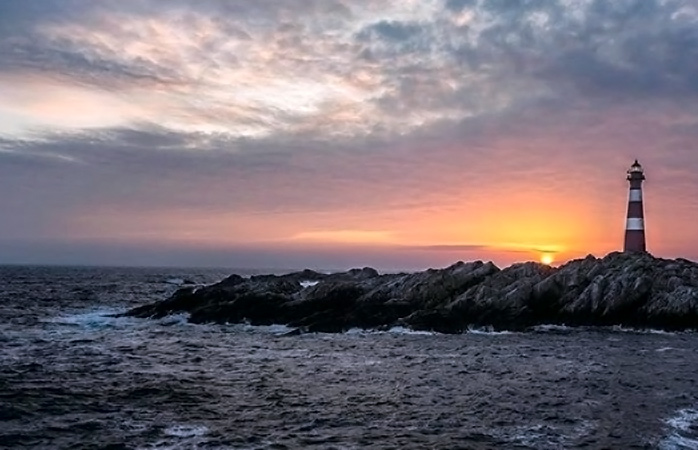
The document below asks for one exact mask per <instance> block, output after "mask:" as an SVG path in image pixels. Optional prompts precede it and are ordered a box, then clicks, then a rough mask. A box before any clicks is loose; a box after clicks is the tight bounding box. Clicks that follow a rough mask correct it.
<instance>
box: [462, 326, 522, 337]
mask: <svg viewBox="0 0 698 450" xmlns="http://www.w3.org/2000/svg"><path fill="white" fill-rule="evenodd" d="M467 333H468V334H486V335H488V336H499V335H503V334H514V332H513V331H506V330H505V331H495V330H494V328H492V327H483V328H474V327H472V328H471V327H468V331H467Z"/></svg>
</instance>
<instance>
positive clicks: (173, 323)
mask: <svg viewBox="0 0 698 450" xmlns="http://www.w3.org/2000/svg"><path fill="white" fill-rule="evenodd" d="M226 275H228V273H227V271H222V270H196V269H103V268H41V267H33V268H32V267H0V448H46V449H61V448H65V449H81V448H85V449H87V448H90V449H91V448H102V449H131V448H133V449H199V448H201V449H228V448H230V449H284V448H317V449H327V448H336V449H352V448H376V449H390V448H394V449H402V448H439V449H440V448H443V449H454V448H463V449H509V448H510V449H562V448H587V449H597V448H598V449H601V448H608V449H619V448H624V449H627V448H658V449H696V448H698V334H696V333H675V334H672V333H660V332H652V331H642V332H639V331H635V330H626V329H569V328H565V327H553V326H550V327H538V328H536V329H535V330H533V331H531V332H529V333H491V332H488V331H487V330H471V332H468V333H465V334H462V335H441V334H436V333H424V332H422V333H414V332H410V330H407V329H401V328H394V329H392V330H389V331H386V332H374V331H364V330H350V331H349V332H347V333H344V334H334V335H333V334H305V335H300V336H285V335H284V334H285V333H286V332H287V331H288V329H287V328H285V327H283V326H270V327H251V326H247V325H241V324H238V325H224V326H221V325H215V326H214V325H191V324H188V323H187V322H186V317H183V316H176V317H168V318H164V319H161V320H142V319H133V318H114V317H112V315H113V314H114V313H119V312H123V311H125V310H126V309H128V308H130V307H133V306H137V305H141V304H144V303H147V302H150V301H154V300H159V299H164V298H166V297H167V296H168V295H170V294H171V293H172V292H174V290H176V289H177V287H178V284H180V283H182V282H184V281H185V280H186V281H192V282H195V283H211V282H214V281H217V280H219V279H222V278H223V277H224V276H226Z"/></svg>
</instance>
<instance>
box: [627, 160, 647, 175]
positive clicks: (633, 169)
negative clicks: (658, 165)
mask: <svg viewBox="0 0 698 450" xmlns="http://www.w3.org/2000/svg"><path fill="white" fill-rule="evenodd" d="M643 172H644V170H643V169H642V165H641V164H640V163H639V162H637V159H636V160H635V162H634V163H633V165H632V166H630V170H628V173H643Z"/></svg>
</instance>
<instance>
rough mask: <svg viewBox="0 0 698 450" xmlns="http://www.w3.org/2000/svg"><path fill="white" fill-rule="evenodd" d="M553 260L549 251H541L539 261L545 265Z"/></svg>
mask: <svg viewBox="0 0 698 450" xmlns="http://www.w3.org/2000/svg"><path fill="white" fill-rule="evenodd" d="M553 261H555V258H554V257H553V255H552V254H551V253H543V254H542V255H540V262H542V263H543V264H545V265H546V266H549V265H551V264H552V263H553Z"/></svg>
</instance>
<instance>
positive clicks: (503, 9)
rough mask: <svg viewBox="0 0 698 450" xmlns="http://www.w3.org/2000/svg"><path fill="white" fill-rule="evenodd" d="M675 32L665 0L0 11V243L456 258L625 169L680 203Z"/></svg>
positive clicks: (686, 15) (56, 5)
mask: <svg viewBox="0 0 698 450" xmlns="http://www.w3.org/2000/svg"><path fill="white" fill-rule="evenodd" d="M696 30H698V9H697V8H696V6H695V4H694V3H693V2H689V1H679V0H665V1H658V0H657V1H655V0H642V1H640V0H619V1H613V2H598V1H592V0H559V1H520V2H511V1H493V0H487V1H484V0H468V1H466V0H448V1H446V0H429V1H423V2H398V1H384V2H377V1H372V0H364V1H353V2H349V1H340V0H313V1H308V0H289V1H284V2H278V1H271V0H260V1H255V2H249V1H243V0H232V1H223V0H204V1H199V2H188V1H183V0H181V1H180V0H177V1H172V2H167V4H166V5H163V4H162V2H156V1H148V0H133V1H122V2H93V1H87V0H65V1H56V0H25V1H19V0H8V1H4V2H0V149H1V150H0V188H2V189H3V191H4V192H18V194H17V195H16V196H15V197H12V196H6V197H7V198H3V199H0V208H2V209H3V210H11V211H14V214H12V215H13V216H14V217H13V218H12V219H8V218H3V219H0V230H2V231H3V232H7V233H8V235H11V236H25V237H31V236H33V235H46V234H52V235H56V236H59V235H61V234H63V235H66V234H71V233H72V234H80V233H82V232H84V233H88V231H89V233H93V234H94V235H96V234H99V233H98V232H101V233H102V234H108V232H111V231H113V230H106V228H105V227H106V226H107V225H108V223H109V221H110V220H113V221H117V219H118V220H119V223H120V224H122V227H123V228H124V229H126V228H128V230H126V231H128V233H131V235H136V234H138V232H139V229H138V227H139V225H141V224H144V225H143V226H144V227H145V225H147V227H145V228H148V229H147V230H145V232H144V233H145V234H147V233H151V234H152V235H156V234H157V230H158V229H160V230H170V231H171V232H172V233H174V234H176V235H177V236H185V235H186V233H187V232H190V231H191V230H201V229H204V228H206V227H207V226H209V225H207V223H206V221H205V220H192V219H191V217H192V216H202V217H204V216H205V217H207V218H208V219H206V220H209V221H211V223H214V225H210V226H211V227H212V228H215V229H216V230H218V231H219V232H220V233H221V234H225V229H226V228H225V227H226V226H229V227H230V229H231V230H234V232H231V235H232V234H236V233H237V235H239V236H244V237H245V239H248V238H249V239H251V238H252V237H253V236H254V232H253V231H254V230H255V229H257V230H261V229H262V228H264V230H263V231H264V232H265V233H267V234H264V233H261V232H260V235H261V234H264V236H266V237H268V238H269V239H272V238H273V239H281V238H286V239H290V238H292V237H293V236H298V235H302V233H308V232H310V231H309V230H330V232H332V231H331V230H339V232H342V230H359V231H360V230H368V231H369V232H370V231H371V230H388V231H385V232H386V233H391V234H390V238H391V239H394V240H396V241H399V242H411V243H412V244H414V245H416V246H420V245H422V244H425V245H426V246H427V247H428V246H429V245H431V243H433V242H437V243H441V242H444V243H445V244H443V245H444V246H445V247H442V248H444V249H448V248H453V249H454V251H455V250H456V249H459V248H461V247H459V246H458V245H460V244H458V243H462V242H466V243H467V242H489V241H487V240H484V239H480V238H479V237H478V236H479V235H478V233H480V234H485V233H486V232H488V229H497V230H499V231H500V232H501V233H510V229H512V228H514V227H513V225H512V224H510V221H519V222H523V223H524V224H527V225H526V226H528V227H529V228H531V229H532V230H531V231H530V233H531V234H532V235H535V236H536V237H540V238H541V239H543V238H544V237H545V236H546V233H547V234H548V235H549V234H555V232H556V231H557V230H553V231H549V229H548V228H545V227H546V226H550V225H548V224H550V223H554V224H556V225H557V228H564V227H567V228H569V229H575V230H576V229H577V228H580V227H582V225H576V224H575V221H578V222H580V223H581V222H584V224H586V225H588V223H589V222H591V223H596V224H598V223H603V221H604V220H608V219H604V216H606V215H611V214H614V211H615V210H616V209H619V208H620V209H622V208H623V207H624V202H625V199H624V198H623V196H624V189H625V186H624V184H623V183H624V182H623V179H622V171H623V170H624V169H625V166H626V165H627V164H628V161H632V159H634V158H635V157H639V158H640V159H641V160H642V162H643V163H645V164H646V166H647V167H648V174H649V176H650V180H651V182H652V183H654V184H653V185H652V188H653V189H655V191H654V192H656V193H657V195H661V198H663V199H667V201H666V202H663V204H664V205H669V204H670V203H672V202H684V203H683V204H684V205H687V208H689V209H690V208H694V205H695V200H694V199H692V198H691V196H690V194H689V193H690V192H693V191H695V189H698V186H697V185H696V181H695V176H694V173H695V171H696V170H698V166H697V164H698V160H697V159H696V158H695V149H696V145H697V144H696V133H695V129H696V124H697V123H698V119H696V118H697V117H698V107H697V106H695V105H696V104H698V103H696V102H695V97H696V93H697V92H698V82H697V81H696V80H698V73H697V71H698V66H696V64H695V61H696V60H698V55H697V54H696V52H697V51H698V50H697V49H698V34H697V32H696ZM619 170H620V172H621V177H620V179H619V178H618V177H617V172H618V171H619ZM589 179H594V180H595V182H594V183H588V182H587V181H586V180H589ZM648 185H649V182H648ZM616 189H617V192H619V194H618V195H617V196H614V197H611V198H607V197H608V193H609V192H616ZM614 195H615V194H614ZM483 199H489V200H483ZM568 199H573V200H568ZM565 201H569V202H570V205H571V204H572V203H573V202H574V203H579V204H580V206H579V207H577V211H574V210H573V209H572V207H571V206H570V207H569V208H565V206H564V205H565ZM522 202H527V204H526V205H522V204H521V203H522ZM494 203H496V204H499V205H502V204H504V205H507V206H506V207H507V208H508V213H507V214H508V215H509V216H511V218H510V217H509V216H508V215H507V214H504V213H502V212H501V211H498V210H497V211H495V209H496V208H495V207H494V205H493V204H494ZM655 204H656V203H655ZM551 205H554V206H551ZM618 205H620V206H618ZM655 208H656V206H655ZM666 208H667V211H668V206H666ZM551 209H556V210H557V211H556V212H557V213H558V214H557V216H556V214H553V212H551V211H550V210H551ZM563 211H564V214H563V213H562V212H563ZM691 211H693V210H692V209H691ZM529 212H530V214H529ZM657 212H662V211H657ZM668 212H669V213H670V211H668ZM562 215H565V216H571V218H570V217H566V218H565V222H564V223H562V222H561V220H562V219H560V217H559V216H562ZM687 215H689V216H690V217H694V215H695V214H694V213H687ZM529 216H530V217H529ZM538 216H540V217H538ZM541 217H542V218H541ZM524 219H525V220H524ZM216 220H217V222H216ZM281 222H283V226H282V225H281ZM437 222H438V223H437ZM266 223H277V224H279V225H278V228H274V229H272V228H273V227H269V228H268V229H267V228H265V227H264V226H263V225H264V224H266ZM561 223H562V225H564V227H563V226H562V225H561ZM177 224H180V225H181V226H180V228H179V229H176V228H177ZM221 224H224V225H221ZM88 225H89V226H88ZM87 228H89V230H88V229H87ZM533 228H537V229H533ZM553 228H554V227H553ZM610 228H611V226H608V229H610ZM175 229H176V230H175ZM105 230H106V231H105ZM173 230H174V231H173ZM126 231H124V233H126ZM191 232H192V233H193V231H191ZM320 232H321V233H322V231H320ZM95 233H96V234H95ZM128 233H127V234H128ZM429 233H431V234H429ZM599 234H601V233H600V232H599ZM476 235H478V236H476ZM264 236H263V237H264ZM381 236H382V235H381ZM226 237H228V236H226ZM306 237H307V236H306ZM325 237H326V238H330V237H332V236H331V235H327V236H325ZM335 237H341V235H338V236H335ZM369 237H370V236H369ZM374 237H376V236H374ZM381 238H387V236H382V237H381ZM454 243H455V244H454ZM452 245H457V247H451V246H452ZM440 248H441V247H440ZM433 250H434V251H437V250H436V248H434V249H433ZM464 250H465V249H464ZM476 250H477V248H473V251H476Z"/></svg>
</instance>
